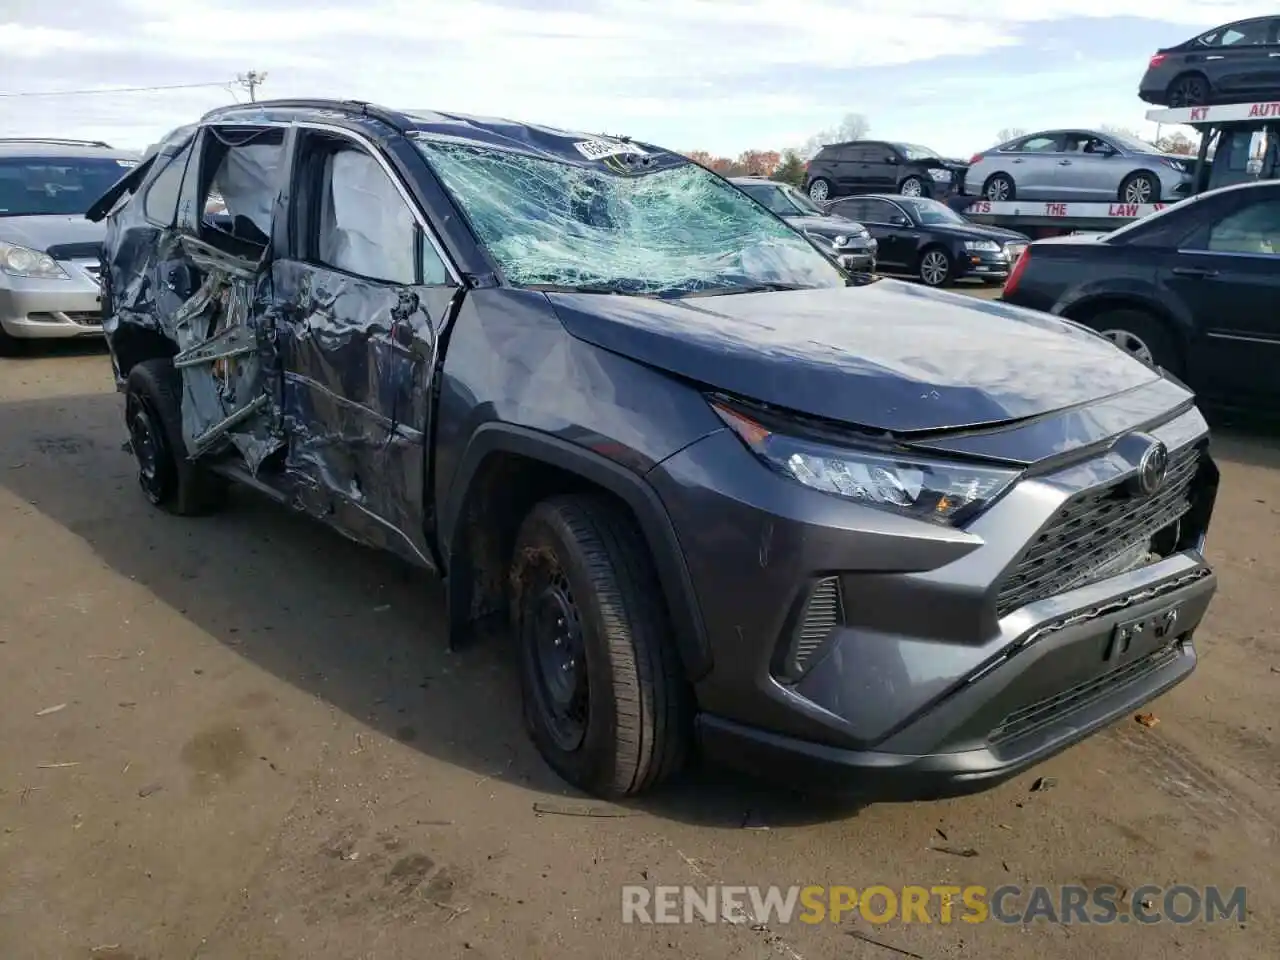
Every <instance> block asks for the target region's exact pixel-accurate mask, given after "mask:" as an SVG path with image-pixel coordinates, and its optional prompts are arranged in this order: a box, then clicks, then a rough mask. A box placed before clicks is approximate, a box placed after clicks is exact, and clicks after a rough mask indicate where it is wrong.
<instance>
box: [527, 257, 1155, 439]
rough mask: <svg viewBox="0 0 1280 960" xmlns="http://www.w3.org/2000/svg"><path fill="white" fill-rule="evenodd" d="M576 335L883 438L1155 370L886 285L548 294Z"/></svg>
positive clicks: (1003, 311)
mask: <svg viewBox="0 0 1280 960" xmlns="http://www.w3.org/2000/svg"><path fill="white" fill-rule="evenodd" d="M547 297H548V298H549V299H550V301H551V303H552V306H553V307H554V309H555V311H556V313H557V314H558V315H559V317H560V319H561V322H562V323H563V324H564V325H565V327H566V329H567V330H568V331H569V333H570V334H572V335H573V336H574V337H577V338H578V339H580V340H583V341H586V342H588V343H592V344H595V345H596V346H599V347H602V348H604V349H606V350H610V351H612V352H614V353H618V354H621V355H623V356H626V357H630V358H632V359H634V360H636V361H639V362H641V363H644V364H647V365H649V366H652V367H656V368H658V369H662V370H665V371H667V372H669V373H673V374H676V375H678V376H682V377H685V378H687V379H689V380H692V381H695V382H697V383H700V384H704V385H706V386H709V387H713V388H716V389H720V390H724V391H727V392H729V393H733V394H736V395H738V396H740V397H743V398H746V399H751V400H756V401H760V402H763V403H766V404H771V405H774V406H777V407H781V408H784V409H788V410H791V411H794V412H796V413H801V414H808V415H810V416H813V417H820V418H824V419H827V420H832V421H839V422H842V423H845V424H849V425H854V426H862V427H867V428H871V429H875V430H884V431H890V432H893V433H910V432H913V431H932V430H942V429H948V428H956V427H968V426H979V425H990V424H997V423H1006V422H1010V421H1015V420H1020V419H1023V418H1026V417H1035V416H1039V415H1041V414H1046V413H1050V412H1052V411H1055V410H1060V409H1062V408H1064V407H1070V406H1076V405H1079V404H1085V403H1089V402H1091V401H1094V400H1099V399H1102V398H1104V397H1108V396H1112V395H1114V394H1117V393H1121V392H1123V391H1126V390H1130V389H1132V388H1134V387H1137V386H1140V385H1142V384H1144V383H1149V382H1151V381H1154V380H1158V379H1159V377H1160V375H1159V374H1158V373H1156V372H1155V371H1154V370H1152V369H1151V368H1150V367H1147V366H1145V365H1144V364H1142V363H1139V362H1138V361H1137V360H1134V359H1132V358H1131V357H1129V356H1128V355H1127V354H1125V353H1123V352H1122V351H1120V350H1119V349H1118V348H1116V347H1115V346H1114V345H1112V344H1111V343H1109V342H1108V341H1106V340H1104V339H1102V338H1101V337H1100V336H1098V335H1097V334H1094V333H1091V332H1089V331H1087V330H1085V329H1083V328H1081V327H1078V326H1075V325H1074V324H1070V323H1066V322H1064V321H1061V320H1058V319H1057V318H1055V317H1051V316H1049V315H1047V314H1042V313H1038V312H1035V311H1030V310H1023V309H1020V308H1017V307H1013V306H1010V305H1008V304H1003V303H997V302H990V301H982V300H977V299H975V298H970V297H966V296H963V295H961V294H954V293H947V292H941V291H933V290H928V289H926V288H922V287H917V286H914V285H911V284H907V283H902V282H899V281H894V280H878V281H875V282H873V283H870V284H866V285H864V286H851V287H838V288H831V289H816V290H795V291H784V292H776V293H773V292H771V293H748V294H732V295H722V296H707V297H690V298H685V299H678V300H676V299H672V300H662V299H655V298H646V297H626V296H613V295H609V294H587V293H559V292H555V293H548V294H547Z"/></svg>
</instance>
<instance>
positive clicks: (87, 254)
mask: <svg viewBox="0 0 1280 960" xmlns="http://www.w3.org/2000/svg"><path fill="white" fill-rule="evenodd" d="M45 251H46V252H47V253H48V254H49V256H51V257H53V259H55V260H97V259H98V257H99V255H100V254H101V253H102V244H101V243H55V244H53V245H52V246H50V247H46V248H45Z"/></svg>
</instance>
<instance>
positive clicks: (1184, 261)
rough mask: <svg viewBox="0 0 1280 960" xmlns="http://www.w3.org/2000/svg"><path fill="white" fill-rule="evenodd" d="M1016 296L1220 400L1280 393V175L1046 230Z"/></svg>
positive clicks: (1019, 271)
mask: <svg viewBox="0 0 1280 960" xmlns="http://www.w3.org/2000/svg"><path fill="white" fill-rule="evenodd" d="M1003 296H1004V299H1005V300H1006V301H1007V302H1009V303H1013V304H1017V305H1020V306H1025V307H1031V308H1034V309H1037V310H1044V311H1047V312H1049V313H1053V314H1056V315H1058V316H1062V317H1066V318H1068V319H1071V320H1075V321H1078V322H1080V323H1083V324H1085V325H1087V326H1089V327H1092V328H1093V329H1094V330H1097V331H1098V332H1100V333H1101V334H1102V335H1103V336H1104V337H1106V338H1108V339H1109V340H1112V341H1114V342H1115V343H1116V344H1117V345H1118V346H1119V347H1121V348H1122V349H1123V350H1125V351H1127V352H1128V353H1130V354H1132V355H1133V356H1134V357H1136V358H1138V359H1140V360H1142V361H1144V362H1146V363H1150V364H1154V365H1155V366H1158V367H1161V368H1163V369H1165V370H1167V371H1169V372H1170V373H1171V374H1173V375H1174V376H1176V377H1178V378H1179V379H1182V380H1184V381H1185V382H1187V383H1189V384H1190V385H1191V386H1192V387H1194V388H1195V389H1196V390H1198V391H1200V392H1202V393H1203V394H1205V395H1206V396H1209V397H1212V398H1213V399H1216V400H1222V401H1227V402H1229V403H1236V404H1247V405H1251V406H1272V407H1274V406H1276V405H1278V404H1280V376H1277V375H1276V371H1277V370H1280V314H1277V312H1276V308H1275V305H1276V303H1277V302H1280V183H1277V182H1275V181H1269V182H1267V181H1264V182H1259V183H1247V184H1239V185H1235V186H1230V187H1223V188H1221V189H1218V190H1211V191H1208V192H1206V193H1202V194H1198V195H1197V196H1195V197H1192V198H1191V199H1189V200H1184V201H1182V202H1181V203H1178V204H1175V205H1173V206H1171V207H1167V208H1165V209H1164V210H1162V211H1160V212H1159V213H1156V214H1153V215H1151V216H1149V217H1146V218H1144V219H1142V220H1138V221H1135V222H1134V223H1131V224H1129V225H1127V226H1125V227H1122V228H1120V229H1119V230H1115V231H1113V232H1111V233H1108V234H1103V235H1102V236H1097V237H1071V238H1061V239H1053V240H1038V241H1036V242H1035V243H1033V244H1032V245H1031V246H1030V247H1028V248H1027V250H1026V252H1025V253H1024V254H1023V255H1022V259H1021V260H1019V261H1018V265H1017V267H1016V269H1015V270H1014V273H1013V275H1012V276H1011V277H1010V278H1009V280H1008V282H1007V284H1006V286H1005V290H1004V294H1003Z"/></svg>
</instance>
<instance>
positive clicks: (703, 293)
mask: <svg viewBox="0 0 1280 960" xmlns="http://www.w3.org/2000/svg"><path fill="white" fill-rule="evenodd" d="M811 289H812V287H808V286H805V285H804V284H799V283H743V284H739V285H737V286H732V287H703V288H702V289H701V290H688V291H672V292H671V293H670V294H669V296H672V297H676V298H679V299H681V300H683V299H685V298H686V297H718V296H720V295H721V294H729V293H769V292H773V293H777V292H781V291H783V290H811Z"/></svg>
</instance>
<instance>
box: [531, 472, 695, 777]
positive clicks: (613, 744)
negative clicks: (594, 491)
mask: <svg viewBox="0 0 1280 960" xmlns="http://www.w3.org/2000/svg"><path fill="white" fill-rule="evenodd" d="M511 591H512V613H513V619H514V623H515V634H516V637H517V642H518V646H519V660H520V682H521V688H522V692H523V698H524V717H525V723H526V726H527V727H528V730H529V734H530V736H531V737H532V739H533V742H534V744H535V745H536V746H537V748H538V751H539V752H540V753H541V754H542V756H543V758H544V759H545V760H546V761H547V763H548V764H549V765H550V766H551V768H552V769H553V770H555V772H556V773H557V774H559V775H560V776H561V777H562V778H564V779H565V780H566V781H568V782H569V783H571V784H573V785H574V786H576V787H579V788H581V789H582V790H585V791H587V792H588V793H591V794H594V795H596V796H599V797H607V798H616V797H624V796H629V795H633V794H637V793H641V792H643V791H645V790H647V789H649V788H651V787H653V786H655V785H657V784H658V783H660V782H661V781H662V780H664V779H666V778H667V777H668V776H670V775H671V774H672V773H674V772H675V771H676V770H678V769H679V768H680V766H681V765H682V764H683V762H684V758H685V756H686V753H687V750H688V743H689V739H690V733H689V717H690V710H689V704H690V697H689V693H688V690H687V687H686V685H685V681H684V678H683V674H682V671H681V667H680V661H679V657H678V655H677V652H676V650H675V648H674V644H673V642H672V636H671V626H670V622H669V620H668V617H667V611H666V607H665V605H664V603H663V599H662V591H661V589H660V587H659V585H658V579H657V575H656V573H655V572H654V569H653V564H652V562H651V560H650V557H649V551H648V548H647V546H646V544H645V541H644V538H643V537H642V536H641V534H640V532H639V530H638V529H637V528H636V526H635V524H634V523H633V522H632V520H631V518H630V517H629V516H627V515H626V513H625V512H623V511H622V510H621V509H619V508H618V507H615V506H614V505H613V504H612V503H610V502H608V501H606V500H602V499H599V498H596V497H592V496H563V497H556V498H553V499H551V500H546V501H543V502H542V503H539V504H538V505H537V506H536V507H534V508H533V510H531V511H530V513H529V515H528V516H527V517H526V518H525V520H524V523H523V524H522V525H521V528H520V533H519V536H518V537H517V541H516V547H515V552H514V559H513V563H512V571H511Z"/></svg>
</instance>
